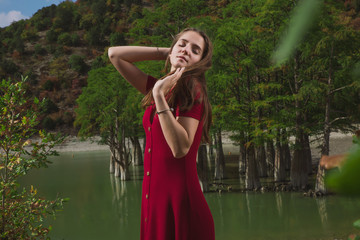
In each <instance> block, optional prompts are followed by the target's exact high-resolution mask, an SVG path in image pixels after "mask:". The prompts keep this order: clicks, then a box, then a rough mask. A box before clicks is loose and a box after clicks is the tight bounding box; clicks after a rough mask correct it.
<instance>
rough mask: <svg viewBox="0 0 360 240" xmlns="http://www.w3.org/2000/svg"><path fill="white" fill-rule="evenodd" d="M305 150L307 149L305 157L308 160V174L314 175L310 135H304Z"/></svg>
mask: <svg viewBox="0 0 360 240" xmlns="http://www.w3.org/2000/svg"><path fill="white" fill-rule="evenodd" d="M304 148H305V155H306V156H305V157H306V159H307V170H308V174H311V173H312V156H311V147H310V139H309V134H307V133H304Z"/></svg>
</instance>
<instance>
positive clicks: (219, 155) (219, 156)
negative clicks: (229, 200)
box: [215, 130, 225, 180]
mask: <svg viewBox="0 0 360 240" xmlns="http://www.w3.org/2000/svg"><path fill="white" fill-rule="evenodd" d="M215 145H216V156H215V179H216V180H221V179H224V178H225V156H224V151H223V147H222V140H221V130H219V131H217V132H216V136H215Z"/></svg>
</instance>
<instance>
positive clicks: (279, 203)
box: [275, 192, 283, 217]
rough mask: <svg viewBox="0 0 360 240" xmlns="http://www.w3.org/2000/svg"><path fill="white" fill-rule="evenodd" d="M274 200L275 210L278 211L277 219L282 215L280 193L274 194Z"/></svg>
mask: <svg viewBox="0 0 360 240" xmlns="http://www.w3.org/2000/svg"><path fill="white" fill-rule="evenodd" d="M275 199H276V209H277V211H278V214H279V217H282V215H283V206H282V196H281V193H279V192H275Z"/></svg>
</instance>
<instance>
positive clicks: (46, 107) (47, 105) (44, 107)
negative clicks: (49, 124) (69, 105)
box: [41, 98, 59, 114]
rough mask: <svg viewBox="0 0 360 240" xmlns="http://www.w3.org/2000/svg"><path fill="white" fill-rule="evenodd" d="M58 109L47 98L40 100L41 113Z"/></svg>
mask: <svg viewBox="0 0 360 240" xmlns="http://www.w3.org/2000/svg"><path fill="white" fill-rule="evenodd" d="M58 110H59V108H58V107H57V106H56V104H55V103H54V102H53V101H51V100H50V99H49V98H45V99H44V100H43V101H42V102H41V112H42V113H45V114H49V113H53V112H57V111H58Z"/></svg>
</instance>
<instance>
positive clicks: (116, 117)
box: [0, 0, 360, 191]
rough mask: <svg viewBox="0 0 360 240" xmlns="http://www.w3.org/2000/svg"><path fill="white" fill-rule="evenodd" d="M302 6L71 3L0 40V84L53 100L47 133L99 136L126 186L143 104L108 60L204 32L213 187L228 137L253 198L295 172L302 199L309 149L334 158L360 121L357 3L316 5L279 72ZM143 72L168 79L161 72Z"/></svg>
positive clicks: (156, 0)
mask: <svg viewBox="0 0 360 240" xmlns="http://www.w3.org/2000/svg"><path fill="white" fill-rule="evenodd" d="M299 2H301V1H297V0H290V1H289V0H277V1H272V0H267V1H266V0H252V1H242V0H222V1H212V0H210V1H205V0H192V1H186V0H183V1H179V0H170V1H164V0H148V1H145V0H143V1H141V0H137V1H136V0H134V1H131V0H124V1H122V0H107V1H101V0H78V1H76V2H72V1H65V2H62V3H61V4H59V5H58V6H56V5H52V6H50V7H46V8H43V9H41V10H39V11H38V12H37V13H35V14H34V15H33V16H32V18H30V19H29V20H21V21H18V22H16V23H13V24H12V25H10V26H9V27H6V28H2V29H0V42H1V44H0V52H1V63H0V77H1V78H7V77H12V78H15V79H16V78H20V76H21V75H26V76H28V77H29V85H28V88H29V90H30V91H31V93H32V94H33V95H34V96H36V97H37V98H39V99H40V100H42V99H44V98H45V99H46V100H45V101H44V104H43V107H42V115H41V123H42V127H44V128H46V129H48V130H56V131H62V132H66V133H71V134H80V135H82V136H92V135H101V136H102V139H103V141H104V142H105V143H106V144H108V145H109V146H110V149H111V152H112V153H113V157H114V158H115V160H114V161H113V163H114V165H113V166H112V170H111V171H116V172H117V173H116V174H117V175H118V176H121V178H122V179H124V180H126V179H128V178H129V176H128V173H127V167H128V165H129V164H130V162H129V158H128V155H129V149H128V147H127V145H126V139H130V140H131V142H132V145H133V146H136V147H135V153H134V154H133V155H134V156H138V157H136V158H134V160H133V161H134V162H135V163H137V164H141V161H142V160H141V155H142V154H141V146H140V143H139V139H141V138H142V137H143V129H142V126H141V118H142V111H143V110H142V109H141V108H140V106H139V102H140V100H141V97H142V96H141V95H140V94H139V93H137V92H136V91H134V89H132V88H130V87H129V85H128V84H127V83H126V82H125V81H124V79H122V78H121V76H120V75H119V74H118V73H117V72H116V70H115V69H114V68H113V67H112V66H111V65H110V64H109V61H108V57H107V49H108V47H109V46H115V45H146V46H169V45H170V43H171V40H172V36H174V35H175V34H176V33H178V32H179V31H180V30H182V29H184V28H185V27H188V26H192V27H197V28H200V29H202V30H204V31H205V32H207V33H208V35H209V36H210V38H211V39H212V41H213V45H214V56H213V67H212V69H211V70H210V71H209V72H208V74H207V80H208V91H209V96H210V101H211V103H212V107H213V126H212V136H213V138H212V139H213V143H214V147H213V148H210V150H212V149H214V150H215V152H216V154H214V155H212V156H215V157H214V158H215V164H216V172H215V179H222V178H225V177H226V176H225V172H224V170H225V160H224V153H223V150H222V146H221V133H222V132H224V131H227V132H231V138H232V140H233V141H234V142H236V143H237V144H238V145H239V148H240V153H241V154H240V156H239V173H240V174H245V176H246V181H245V183H246V188H248V189H256V188H260V187H261V183H260V180H259V179H260V177H267V176H274V179H275V181H284V180H286V179H287V178H288V175H287V173H288V172H289V173H290V181H291V185H292V186H293V187H294V188H305V187H306V186H307V185H308V175H309V173H311V172H312V171H313V169H312V167H311V161H312V160H311V152H310V151H311V150H310V140H309V139H310V138H311V137H316V138H319V139H322V144H321V146H320V147H321V149H322V150H321V152H322V154H324V155H328V154H329V136H330V133H331V132H333V131H341V132H351V131H353V130H354V126H356V124H358V123H359V120H360V91H359V87H360V83H359V73H358V69H359V68H357V66H358V64H359V63H360V52H359V49H360V46H359V45H360V41H358V39H359V37H360V35H359V29H360V17H359V11H360V1H359V0H346V1H343V0H328V1H320V2H321V7H319V9H318V11H317V12H316V17H314V20H313V23H312V25H311V27H310V28H309V29H308V30H307V31H306V32H305V34H304V36H303V37H302V39H299V41H298V42H297V44H296V50H295V51H294V52H293V53H292V54H291V56H290V57H289V58H288V59H287V60H286V61H285V62H283V63H282V64H281V65H277V64H275V63H274V60H273V58H272V56H273V53H274V51H275V49H277V47H278V46H279V45H280V44H281V39H282V38H283V36H284V34H285V33H286V32H287V31H289V28H288V26H291V21H290V19H291V16H292V15H293V14H294V11H295V10H296V7H297V5H298V4H299ZM139 67H140V68H141V69H143V70H144V71H145V72H146V73H149V74H151V75H153V76H155V77H160V76H161V75H162V74H164V73H162V72H161V69H162V68H163V63H162V62H159V63H151V62H143V63H139ZM290 137H293V138H294V141H290ZM205 150H206V149H205ZM290 152H291V153H292V154H290ZM203 155H204V156H206V154H203ZM319 157H320V156H319ZM199 161H200V162H201V161H202V160H201V159H200V160H199ZM318 190H319V191H325V190H324V189H323V187H322V186H319V187H318Z"/></svg>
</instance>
